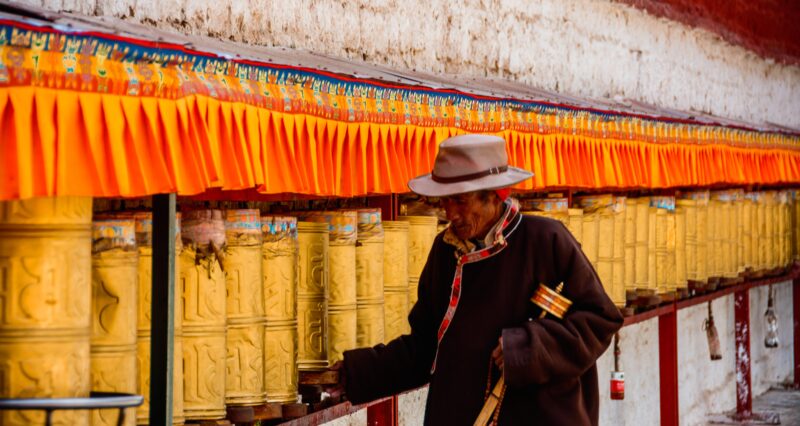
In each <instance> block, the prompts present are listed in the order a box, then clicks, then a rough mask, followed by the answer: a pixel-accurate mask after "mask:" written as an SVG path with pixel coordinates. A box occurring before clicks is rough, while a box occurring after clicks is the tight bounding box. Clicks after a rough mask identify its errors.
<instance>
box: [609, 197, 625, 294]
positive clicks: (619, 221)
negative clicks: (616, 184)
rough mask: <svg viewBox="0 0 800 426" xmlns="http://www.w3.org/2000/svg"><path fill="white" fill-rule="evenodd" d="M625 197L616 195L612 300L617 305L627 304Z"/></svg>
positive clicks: (614, 206)
mask: <svg viewBox="0 0 800 426" xmlns="http://www.w3.org/2000/svg"><path fill="white" fill-rule="evenodd" d="M625 200H626V198H625V197H614V205H613V213H614V234H613V235H614V248H613V260H612V262H613V264H612V274H611V276H612V278H611V280H612V285H611V288H612V289H613V293H612V296H611V300H612V301H614V303H615V304H616V305H617V306H620V307H624V306H625V216H626V211H625Z"/></svg>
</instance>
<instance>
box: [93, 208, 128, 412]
mask: <svg viewBox="0 0 800 426" xmlns="http://www.w3.org/2000/svg"><path fill="white" fill-rule="evenodd" d="M92 240H93V242H92V340H91V343H92V346H91V360H92V361H91V366H92V369H91V377H92V391H100V392H124V393H136V391H137V368H136V367H137V365H136V324H137V321H136V312H137V310H138V307H139V304H138V299H139V297H138V296H139V293H138V290H139V289H138V275H137V274H138V268H139V253H138V252H137V251H136V233H135V223H134V220H133V215H131V214H128V215H125V216H124V217H123V216H122V215H119V218H111V219H98V220H95V221H94V222H93V223H92ZM125 411H126V413H125V421H124V423H123V424H125V425H134V424H136V415H135V411H136V410H135V409H134V408H129V409H126V410H125ZM118 415H119V411H118V410H114V409H106V410H94V411H92V424H93V425H116V424H117V417H118Z"/></svg>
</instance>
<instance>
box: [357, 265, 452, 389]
mask: <svg viewBox="0 0 800 426" xmlns="http://www.w3.org/2000/svg"><path fill="white" fill-rule="evenodd" d="M435 258H436V255H435V250H431V254H430V255H429V256H428V260H427V263H426V264H425V267H424V268H423V270H422V273H421V276H420V280H419V288H418V298H417V303H416V304H415V305H414V307H413V308H412V309H411V312H410V313H409V315H408V322H409V324H410V326H411V333H410V334H407V335H403V336H400V337H398V338H396V339H394V340H392V341H391V342H389V343H388V344H386V345H384V344H379V345H377V346H374V347H371V348H360V349H354V350H351V351H346V352H345V353H344V374H345V377H346V379H345V391H346V393H347V396H348V398H349V399H350V401H352V402H353V403H355V404H360V403H363V402H368V401H372V400H375V399H378V398H383V397H385V396H389V395H394V394H397V393H400V392H403V391H406V390H409V389H414V388H416V387H419V386H422V385H424V384H426V383H428V381H429V380H430V369H431V365H432V363H433V357H434V354H435V352H436V327H437V326H438V325H439V322H438V321H440V320H441V315H439V318H438V320H437V318H436V313H435V310H434V308H433V306H432V297H433V291H434V288H433V287H434V285H436V283H434V282H433V276H434V275H435V274H434V272H433V269H434V266H433V265H436V259H435Z"/></svg>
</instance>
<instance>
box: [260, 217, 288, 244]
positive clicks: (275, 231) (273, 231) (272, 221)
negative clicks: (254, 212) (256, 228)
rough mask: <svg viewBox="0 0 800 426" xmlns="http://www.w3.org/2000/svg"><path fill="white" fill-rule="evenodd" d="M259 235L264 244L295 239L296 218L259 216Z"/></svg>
mask: <svg viewBox="0 0 800 426" xmlns="http://www.w3.org/2000/svg"><path fill="white" fill-rule="evenodd" d="M261 233H262V235H263V237H264V242H275V241H280V240H283V239H285V238H290V239H295V240H296V239H297V218H296V217H292V216H261Z"/></svg>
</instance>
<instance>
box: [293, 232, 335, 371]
mask: <svg viewBox="0 0 800 426" xmlns="http://www.w3.org/2000/svg"><path fill="white" fill-rule="evenodd" d="M328 234H329V231H328V224H327V223H311V222H297V242H298V264H299V265H300V268H299V269H298V271H299V277H298V281H297V368H298V370H300V371H319V370H323V369H325V368H328V277H329V270H328V267H329V266H328Z"/></svg>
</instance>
